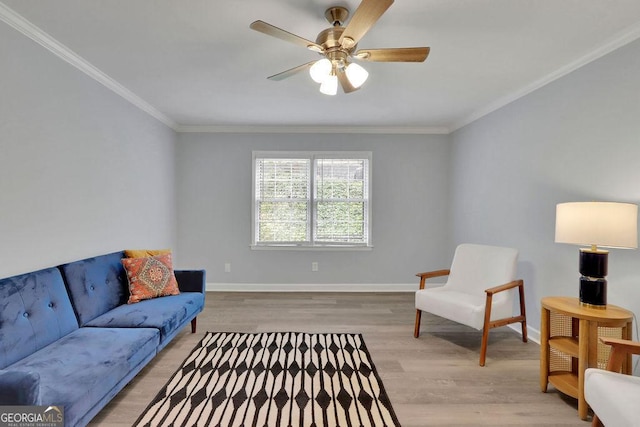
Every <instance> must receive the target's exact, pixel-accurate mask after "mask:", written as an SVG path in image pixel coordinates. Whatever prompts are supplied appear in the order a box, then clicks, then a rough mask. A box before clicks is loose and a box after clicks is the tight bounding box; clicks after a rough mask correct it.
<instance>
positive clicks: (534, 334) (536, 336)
mask: <svg viewBox="0 0 640 427" xmlns="http://www.w3.org/2000/svg"><path fill="white" fill-rule="evenodd" d="M507 326H508V327H509V328H511V329H513V330H514V331H516V332H517V333H518V335H522V329H521V328H520V324H519V323H512V324H510V325H507ZM527 339H529V340H531V341H533V342H534V343H536V344H538V345H539V344H540V331H539V330H537V329H534V328H532V327H531V326H529V325H527Z"/></svg>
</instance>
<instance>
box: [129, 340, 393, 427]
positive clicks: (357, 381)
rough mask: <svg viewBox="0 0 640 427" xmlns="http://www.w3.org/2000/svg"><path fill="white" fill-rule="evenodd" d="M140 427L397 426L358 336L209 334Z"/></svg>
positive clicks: (185, 362) (166, 388)
mask: <svg viewBox="0 0 640 427" xmlns="http://www.w3.org/2000/svg"><path fill="white" fill-rule="evenodd" d="M135 425H137V426H150V427H156V426H188V427H191V426H221V427H231V426H243V427H249V426H256V427H279V426H283V427H284V426H291V427H297V426H313V427H316V426H317V427H321V426H323V427H338V426H343V427H360V426H399V425H400V423H399V422H398V419H397V417H396V415H395V413H394V411H393V408H392V407H391V403H390V401H389V398H388V396H387V393H386V392H385V390H384V387H383V385H382V381H381V380H380V377H379V376H378V374H377V372H376V369H375V366H374V365H373V361H372V360H371V356H370V355H369V352H368V351H367V347H366V346H365V344H364V341H363V339H362V335H360V334H307V333H298V332H271V333H257V334H243V333H228V332H216V333H213V332H207V334H206V335H205V337H204V338H203V339H202V341H200V343H199V344H198V345H197V346H196V347H195V348H194V349H193V351H192V352H191V354H190V355H189V357H187V359H186V360H185V361H184V362H183V365H182V367H181V368H180V369H179V370H178V371H177V372H176V373H175V374H174V375H173V377H172V378H171V379H170V380H169V382H168V383H167V384H166V385H165V386H164V387H163V388H162V390H160V392H159V393H158V395H157V396H156V397H155V398H154V399H153V401H152V402H151V403H150V404H149V406H148V407H147V409H146V410H145V412H144V413H143V414H142V415H141V416H140V417H139V418H138V420H137V421H136V424H135Z"/></svg>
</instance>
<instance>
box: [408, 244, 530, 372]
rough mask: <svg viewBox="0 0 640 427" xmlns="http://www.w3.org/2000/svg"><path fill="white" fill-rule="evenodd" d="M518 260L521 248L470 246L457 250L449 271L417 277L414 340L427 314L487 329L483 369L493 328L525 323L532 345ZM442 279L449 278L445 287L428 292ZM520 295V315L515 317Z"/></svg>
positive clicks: (483, 338)
mask: <svg viewBox="0 0 640 427" xmlns="http://www.w3.org/2000/svg"><path fill="white" fill-rule="evenodd" d="M517 261H518V251H517V250H516V249H512V248H503V247H498V246H487V245H476V244H469V243H466V244H462V245H459V246H458V247H457V248H456V251H455V254H454V257H453V262H452V263H451V268H450V269H448V270H436V271H430V272H426V273H418V274H416V276H418V277H420V289H419V290H418V291H417V292H416V301H415V306H416V323H415V329H414V332H413V335H414V337H416V338H418V337H419V336H420V320H421V316H422V312H423V311H426V312H428V313H432V314H435V315H437V316H440V317H444V318H446V319H449V320H453V321H455V322H458V323H461V324H464V325H467V326H470V327H472V328H475V329H477V330H482V331H483V333H482V346H481V349H480V366H484V365H485V359H486V354H487V343H488V340H489V329H492V328H497V327H499V326H504V325H508V324H510V323H516V322H520V323H521V324H522V341H523V342H527V318H526V314H525V306H524V283H523V281H522V280H516V279H515V275H516V267H517ZM441 276H448V279H447V281H446V283H444V284H441V286H437V287H429V288H426V280H427V279H431V278H435V277H441ZM516 288H517V289H518V293H516ZM517 295H519V300H520V314H519V315H517V316H513V305H514V298H516V296H517Z"/></svg>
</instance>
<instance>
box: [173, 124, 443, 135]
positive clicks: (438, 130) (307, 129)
mask: <svg viewBox="0 0 640 427" xmlns="http://www.w3.org/2000/svg"><path fill="white" fill-rule="evenodd" d="M176 132H180V133H333V134H338V133H344V134H393V135H398V134H408V135H447V134H449V133H450V130H449V128H446V127H437V126H434V127H430V126H425V127H415V126H414V127H412V126H253V125H234V126H222V125H221V126H218V125H211V126H197V125H179V126H178V127H177V129H176Z"/></svg>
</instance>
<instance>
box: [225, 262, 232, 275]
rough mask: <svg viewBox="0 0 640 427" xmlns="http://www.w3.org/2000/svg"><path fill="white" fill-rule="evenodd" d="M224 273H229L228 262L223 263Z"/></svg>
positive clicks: (229, 264)
mask: <svg viewBox="0 0 640 427" xmlns="http://www.w3.org/2000/svg"><path fill="white" fill-rule="evenodd" d="M224 272H225V273H231V263H230V262H225V263H224Z"/></svg>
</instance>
